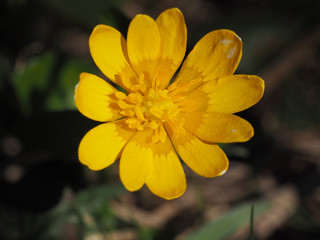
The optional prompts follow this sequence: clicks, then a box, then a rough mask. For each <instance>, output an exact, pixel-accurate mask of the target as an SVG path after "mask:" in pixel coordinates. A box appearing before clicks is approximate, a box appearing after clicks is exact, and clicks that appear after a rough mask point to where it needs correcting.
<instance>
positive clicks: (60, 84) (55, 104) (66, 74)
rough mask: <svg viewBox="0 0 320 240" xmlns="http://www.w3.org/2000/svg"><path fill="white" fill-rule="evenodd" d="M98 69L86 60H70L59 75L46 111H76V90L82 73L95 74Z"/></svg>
mask: <svg viewBox="0 0 320 240" xmlns="http://www.w3.org/2000/svg"><path fill="white" fill-rule="evenodd" d="M95 70H96V69H95V68H93V65H91V64H89V63H88V62H86V61H84V60H79V59H68V60H66V62H65V63H64V64H63V66H62V68H61V69H60V70H59V73H58V75H57V79H56V83H55V85H54V86H53V87H52V88H51V89H50V91H49V93H48V96H46V101H45V103H44V108H45V110H48V111H61V110H73V109H76V106H75V104H74V88H75V86H76V84H77V83H78V82H79V75H80V73H81V72H91V73H93V72H94V71H95Z"/></svg>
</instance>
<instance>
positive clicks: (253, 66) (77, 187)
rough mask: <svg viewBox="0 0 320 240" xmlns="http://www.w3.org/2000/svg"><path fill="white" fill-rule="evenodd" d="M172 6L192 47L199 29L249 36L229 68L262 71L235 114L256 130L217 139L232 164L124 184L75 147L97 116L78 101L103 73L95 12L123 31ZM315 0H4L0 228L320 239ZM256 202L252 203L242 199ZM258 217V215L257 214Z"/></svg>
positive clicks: (0, 13)
mask: <svg viewBox="0 0 320 240" xmlns="http://www.w3.org/2000/svg"><path fill="white" fill-rule="evenodd" d="M170 7H179V8H180V9H181V10H182V12H183V14H184V16H185V20H186V24H187V27H188V45H187V46H188V47H187V53H188V52H189V51H190V50H191V49H192V47H193V46H194V45H195V43H196V42H197V41H198V40H199V39H200V38H201V37H202V36H204V35H205V34H206V33H208V32H210V31H212V30H215V29H221V28H225V29H231V30H233V31H235V32H236V33H237V34H238V35H239V36H240V37H241V38H242V40H243V57H242V61H241V63H240V66H239V68H238V70H237V73H243V74H252V75H259V76H261V77H262V78H263V79H264V80H265V83H266V92H265V96H264V97H263V99H262V100H261V101H260V102H259V103H258V104H257V105H256V106H254V107H252V108H251V109H249V110H246V111H245V112H243V113H240V114H239V115H240V116H242V117H244V118H245V119H247V120H249V121H250V122H251V123H252V125H253V126H254V128H255V136H254V138H253V139H252V140H250V141H249V142H247V143H241V144H229V145H222V147H223V149H224V150H225V152H226V153H227V155H228V156H229V159H230V169H229V171H228V172H227V173H226V174H225V175H224V176H222V177H219V178H216V179H205V178H202V177H200V176H197V175H196V174H194V173H192V172H191V171H190V170H188V169H187V168H186V174H187V178H188V189H187V192H186V193H185V195H184V196H183V197H181V198H179V199H176V200H173V201H165V200H162V199H159V198H157V197H155V196H153V195H152V194H151V193H150V192H149V191H148V189H147V188H145V187H144V188H143V189H142V190H140V191H138V192H135V193H129V192H127V191H126V190H124V188H123V187H122V185H121V183H120V182H119V177H118V165H117V163H116V164H114V165H113V166H111V167H109V168H107V169H105V170H103V171H99V172H92V171H89V170H88V169H87V168H86V167H84V166H82V165H81V164H80V163H79V162H78V159H77V147H78V144H79V142H80V140H81V138H82V136H83V135H84V134H85V133H86V132H87V131H88V130H89V129H91V128H92V127H94V126H96V125H97V124H98V123H97V122H94V121H91V120H89V119H87V118H85V117H84V116H82V115H81V114H80V113H79V112H78V111H77V110H76V108H75V106H74V102H73V91H74V87H75V85H76V83H77V82H78V79H79V74H80V73H81V72H90V73H94V74H98V75H101V73H100V71H99V70H98V68H97V67H96V66H95V65H94V63H93V61H92V59H91V57H90V53H89V49H88V38H89V35H90V33H91V31H92V29H93V28H94V26H95V25H97V24H101V23H103V24H107V25H111V26H113V27H115V28H117V29H118V30H120V31H121V32H122V33H123V34H124V35H126V31H127V28H128V24H129V22H130V20H131V19H132V18H133V17H134V16H135V15H136V14H138V13H145V14H148V15H150V16H152V17H154V18H156V17H157V16H158V15H159V14H160V13H161V12H162V11H163V10H165V9H167V8H170ZM319 12H320V1H316V0H315V1H312V0H304V1H302V0H301V1H299V0H291V1H279V0H270V1H266V0H265V1H261V0H242V1H236V0H216V1H206V0H194V1H183V0H172V1H169V0H159V1H147V0H133V1H130V0H119V1H116V0H91V1H79V0H0V35H1V38H0V239H4V240H6V239H10V240H11V239H12V240H13V239H14V240H15V239H34V240H38V239H41V240H42V239H43V240H46V239H86V240H100V239H178V240H179V239H189V240H190V239H191V240H192V239H200V240H201V239H234V240H235V239H237V240H238V239H240V240H241V239H249V235H250V231H249V229H250V214H252V216H253V215H255V222H254V226H253V228H254V235H255V239H261V240H263V239H270V240H278V239H281V240H286V239H293V240H301V239H320V174H319V172H320V108H319V102H320V16H319ZM252 203H253V204H254V206H255V211H254V213H255V214H253V213H252V211H251V210H250V209H251V208H250V206H251V204H252ZM251 226H252V224H251Z"/></svg>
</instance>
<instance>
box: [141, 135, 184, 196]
mask: <svg viewBox="0 0 320 240" xmlns="http://www.w3.org/2000/svg"><path fill="white" fill-rule="evenodd" d="M152 149H153V150H152V151H153V153H154V159H153V168H152V171H151V172H150V173H149V175H148V177H147V179H146V185H147V186H148V188H149V189H150V190H151V192H153V193H154V194H155V195H157V196H159V197H162V198H164V199H168V200H169V199H174V198H177V197H180V196H181V195H182V194H183V193H184V192H185V190H186V187H187V183H186V178H185V174H184V170H183V168H182V165H181V162H180V160H179V158H178V155H177V153H176V151H175V149H174V148H173V146H172V143H171V141H170V139H169V138H168V137H167V139H166V141H165V142H163V143H162V142H158V143H155V144H152Z"/></svg>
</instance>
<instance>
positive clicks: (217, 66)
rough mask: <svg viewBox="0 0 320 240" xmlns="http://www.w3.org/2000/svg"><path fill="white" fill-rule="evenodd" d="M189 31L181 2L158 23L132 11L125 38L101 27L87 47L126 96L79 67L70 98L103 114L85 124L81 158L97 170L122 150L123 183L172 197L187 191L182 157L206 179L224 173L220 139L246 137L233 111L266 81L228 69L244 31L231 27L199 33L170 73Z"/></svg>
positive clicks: (88, 112)
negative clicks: (90, 126) (93, 122)
mask: <svg viewBox="0 0 320 240" xmlns="http://www.w3.org/2000/svg"><path fill="white" fill-rule="evenodd" d="M186 43H187V30H186V25H185V21H184V17H183V15H182V13H181V12H180V10H179V9H177V8H173V9H168V10H166V11H164V12H163V13H161V14H160V16H159V17H158V18H157V19H156V20H155V21H154V20H153V19H152V18H150V17H149V16H147V15H137V16H136V17H135V18H134V19H133V20H132V21H131V23H130V26H129V29H128V34H127V41H126V40H125V39H124V37H123V36H122V35H121V33H120V32H119V31H117V30H116V29H114V28H112V27H110V26H106V25H98V26H96V27H95V28H94V30H93V32H92V34H91V36H90V39H89V47H90V52H91V55H92V58H93V60H94V62H95V63H96V65H97V66H98V67H99V69H100V70H101V71H102V72H103V73H104V75H105V76H107V77H108V79H110V80H111V81H113V82H114V83H115V84H117V85H119V86H121V87H122V88H124V89H125V90H126V92H127V94H125V93H123V92H121V91H118V90H117V89H116V88H114V87H113V86H111V85H110V84H109V83H107V82H106V81H105V80H103V79H101V78H100V77H98V76H95V75H92V74H90V73H81V75H80V82H79V84H78V85H77V87H76V90H75V103H76V106H77V107H78V109H79V111H80V112H81V113H82V114H83V115H85V116H86V117H88V118H90V119H93V120H96V121H100V122H105V123H102V124H101V125H99V126H97V127H95V128H93V129H92V130H90V131H89V132H88V133H87V134H86V135H85V136H84V138H83V139H82V141H81V143H80V146H79V152H78V153H79V159H80V161H81V163H83V164H85V165H87V166H88V167H89V168H90V169H92V170H100V169H103V168H106V167H108V166H109V165H111V164H112V163H113V162H114V161H115V160H116V159H118V158H120V167H119V168H120V169H119V171H120V178H121V181H122V183H123V185H124V186H125V187H126V188H127V189H128V190H129V191H136V190H138V189H140V188H141V187H142V186H143V185H144V184H146V185H147V186H148V188H149V189H150V190H151V191H152V192H153V193H154V194H155V195H157V196H160V197H162V198H165V199H173V198H177V197H179V196H181V195H182V194H183V193H184V192H185V189H186V178H185V174H184V170H183V168H182V165H181V162H180V160H179V157H178V155H179V156H180V157H181V159H182V160H183V161H184V162H185V163H186V165H188V166H189V167H190V168H191V169H192V170H193V171H194V172H196V173H198V174H199V175H202V176H205V177H215V176H219V175H222V174H223V173H225V172H226V170H227V168H228V159H227V157H226V155H225V153H224V152H223V151H222V150H221V149H220V148H219V146H218V145H217V144H216V143H229V142H243V141H247V140H249V139H250V138H251V137H252V136H253V128H252V126H251V125H250V123H248V122H247V121H246V120H244V119H242V118H240V117H238V116H236V115H233V113H236V112H239V111H242V110H244V109H247V108H249V107H251V106H252V105H254V104H255V103H257V102H258V101H259V99H260V98H261V97H262V95H263V91H264V82H263V80H262V79H260V78H259V77H257V76H250V75H233V73H234V71H235V69H236V68H237V66H238V64H239V62H240V58H241V55H242V42H241V39H240V38H239V37H238V36H237V35H236V34H235V33H234V32H232V31H230V30H216V31H212V32H210V33H208V34H207V35H205V36H204V37H203V38H202V39H201V40H200V41H199V42H198V43H197V44H196V46H195V47H194V48H193V50H192V51H191V52H190V54H189V55H188V57H187V58H186V60H185V61H184V63H183V64H182V66H181V70H180V72H179V74H178V75H177V77H176V78H175V80H174V82H173V83H172V84H170V80H171V78H172V77H173V75H174V74H175V72H176V70H177V69H178V67H179V66H180V64H181V62H182V60H183V58H184V55H185V51H186Z"/></svg>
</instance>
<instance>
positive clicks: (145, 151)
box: [119, 131, 153, 191]
mask: <svg viewBox="0 0 320 240" xmlns="http://www.w3.org/2000/svg"><path fill="white" fill-rule="evenodd" d="M149 138H150V134H149V133H148V132H146V131H138V132H137V133H136V134H135V135H134V136H133V137H132V138H131V140H130V141H129V142H128V144H127V145H126V147H125V148H124V150H123V153H122V155H121V159H120V167H119V172H120V178H121V181H122V183H123V185H124V186H125V187H126V188H127V189H128V190H129V191H136V190H139V189H140V188H141V187H142V186H143V184H144V183H145V179H146V176H147V174H148V173H149V172H150V171H151V169H152V163H153V161H152V160H153V152H152V150H151V148H150V147H149V143H150V142H148V141H151V140H150V139H149Z"/></svg>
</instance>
